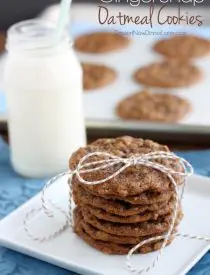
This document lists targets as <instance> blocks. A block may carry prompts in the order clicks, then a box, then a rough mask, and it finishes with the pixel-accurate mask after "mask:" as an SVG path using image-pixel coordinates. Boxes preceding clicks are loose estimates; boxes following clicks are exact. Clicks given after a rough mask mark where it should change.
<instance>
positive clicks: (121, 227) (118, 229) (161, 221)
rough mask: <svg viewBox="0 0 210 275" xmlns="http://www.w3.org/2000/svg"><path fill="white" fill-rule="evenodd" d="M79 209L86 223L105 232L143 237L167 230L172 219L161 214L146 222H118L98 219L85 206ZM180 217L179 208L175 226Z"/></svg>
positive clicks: (181, 215)
mask: <svg viewBox="0 0 210 275" xmlns="http://www.w3.org/2000/svg"><path fill="white" fill-rule="evenodd" d="M81 211H82V216H83V219H84V221H85V222H86V223H89V224H91V225H92V226H94V227H96V228H97V229H99V230H101V231H104V232H106V233H109V234H114V235H119V236H127V237H129V236H132V237H144V236H150V235H154V234H157V235H158V234H161V233H163V232H166V231H168V230H169V228H170V224H171V220H172V217H171V214H169V215H165V216H161V217H159V218H158V219H157V220H149V221H146V222H139V223H133V224H119V223H114V222H109V221H105V220H101V219H98V218H97V217H96V216H94V215H92V214H91V213H90V211H89V210H88V209H87V208H86V207H83V208H81ZM182 217H183V214H182V211H181V210H179V213H178V216H177V220H176V226H177V225H178V224H179V223H180V221H181V219H182Z"/></svg>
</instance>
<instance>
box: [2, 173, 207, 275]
mask: <svg viewBox="0 0 210 275" xmlns="http://www.w3.org/2000/svg"><path fill="white" fill-rule="evenodd" d="M66 182H67V181H66V178H62V179H60V180H59V181H58V182H56V184H55V185H54V186H53V187H52V188H51V189H50V190H49V193H48V196H49V197H50V198H51V199H53V200H54V201H56V202H57V203H59V204H60V205H62V206H63V207H67V201H68V197H67V188H68V187H67V184H66ZM39 206H40V194H39V195H37V196H36V197H34V198H32V199H31V200H29V201H28V202H27V203H26V204H24V205H23V206H21V207H20V208H19V209H17V210H16V211H14V212H13V213H12V214H11V215H9V216H8V217H6V218H5V219H4V220H2V221H1V222H0V244H1V245H2V246H5V247H7V248H10V249H13V250H16V251H19V252H21V253H24V254H27V255H30V256H32V257H35V258H38V259H40V260H43V261H47V262H49V263H52V264H54V265H58V266H60V267H63V268H65V269H68V270H72V271H75V272H77V273H79V274H84V275H96V274H104V275H130V273H129V272H128V271H127V270H126V268H125V264H124V262H125V257H124V256H108V255H104V254H103V253H101V252H98V251H96V250H95V249H93V248H91V247H90V246H88V245H87V244H85V243H84V242H83V241H82V240H80V238H79V237H77V236H76V235H75V234H74V233H72V231H71V230H70V229H68V230H66V231H65V232H64V233H62V234H61V235H60V236H59V237H57V238H56V239H54V240H52V241H49V242H45V243H38V242H34V241H32V240H31V239H30V238H29V237H28V236H27V235H26V234H25V231H24V229H23V219H24V216H25V214H26V212H28V211H29V210H30V209H31V208H34V207H39ZM183 206H184V213H185V218H184V220H183V222H182V223H181V226H180V232H181V233H190V234H198V235H204V236H210V223H209V221H210V211H209V210H210V179H209V178H205V177H200V176H193V177H191V178H190V179H189V180H188V187H187V190H186V194H185V199H184V203H183ZM61 222H62V217H61V216H60V215H59V214H58V213H56V219H55V220H54V221H52V220H47V218H46V217H45V216H44V214H43V213H39V214H37V215H35V216H34V217H33V219H32V220H31V221H30V223H29V225H30V228H31V229H32V228H33V230H34V232H36V234H40V233H42V234H45V233H46V234H49V233H50V232H51V230H53V229H55V228H56V226H59V225H60V223H61ZM209 248H210V243H207V242H205V241H198V240H187V239H182V238H177V239H176V240H175V241H174V242H173V243H172V245H170V246H169V247H167V248H166V249H165V251H164V254H163V256H162V258H161V260H160V262H159V264H158V266H156V267H155V269H153V270H152V271H151V272H150V273H148V274H150V275H181V274H186V273H187V272H188V271H189V270H190V268H191V267H192V266H193V265H194V264H195V263H196V262H197V261H198V260H199V259H200V258H201V257H202V256H203V255H204V254H205V253H206V252H207V251H208V250H209ZM155 256H156V253H151V254H147V255H135V256H133V260H132V262H133V264H135V265H136V266H138V267H144V266H145V265H147V264H148V263H149V262H150V261H152V259H153V258H154V257H155Z"/></svg>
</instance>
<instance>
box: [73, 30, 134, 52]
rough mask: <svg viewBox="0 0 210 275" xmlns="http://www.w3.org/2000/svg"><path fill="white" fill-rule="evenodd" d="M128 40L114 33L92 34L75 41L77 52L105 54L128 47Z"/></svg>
mask: <svg viewBox="0 0 210 275" xmlns="http://www.w3.org/2000/svg"><path fill="white" fill-rule="evenodd" d="M129 42H130V39H128V38H127V37H125V36H123V35H121V34H118V33H114V32H94V33H89V34H84V35H82V36H80V37H78V38H77V39H76V40H75V48H76V50H77V51H80V52H84V53H93V54H99V53H106V52H112V51H117V50H120V49H123V48H125V47H127V46H128V45H129Z"/></svg>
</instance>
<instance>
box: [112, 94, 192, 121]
mask: <svg viewBox="0 0 210 275" xmlns="http://www.w3.org/2000/svg"><path fill="white" fill-rule="evenodd" d="M190 109H191V106H190V103H189V102H188V101H187V100H186V99H184V98H181V97H178V96H176V95H173V94H166V93H163V94H159V93H150V92H145V91H143V92H139V93H136V94H134V95H131V96H129V97H127V98H125V99H124V100H122V101H121V102H120V103H119V104H118V105H117V107H116V113H117V114H118V116H120V117H121V118H122V119H132V120H149V121H160V122H176V121H179V120H180V119H182V118H183V117H184V116H185V115H186V114H187V113H188V112H189V111H190Z"/></svg>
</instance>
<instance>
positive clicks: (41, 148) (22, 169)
mask: <svg viewBox="0 0 210 275" xmlns="http://www.w3.org/2000/svg"><path fill="white" fill-rule="evenodd" d="M54 31H55V30H54V26H51V25H49V24H47V23H46V22H43V21H39V20H30V21H25V22H22V23H19V24H17V25H15V26H13V27H12V28H11V29H10V30H9V33H8V43H7V48H8V51H9V54H8V58H7V62H6V68H5V75H4V80H5V81H4V83H5V91H6V94H7V104H8V115H9V133H10V145H11V160H12V164H13V167H14V169H15V170H16V171H17V172H18V173H20V174H22V175H25V176H29V177H46V176H51V175H54V174H56V173H59V172H62V171H64V170H66V169H68V159H69V157H70V155H71V154H72V153H73V152H74V151H75V150H76V149H77V148H78V147H80V146H84V145H85V143H86V137H85V125H84V117H83V108H82V70H81V66H80V64H79V62H78V60H77V58H76V56H75V54H74V51H73V49H72V47H71V46H70V44H69V40H68V35H67V34H66V35H64V37H63V38H62V41H60V42H59V43H58V44H56V46H55V39H54Z"/></svg>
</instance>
